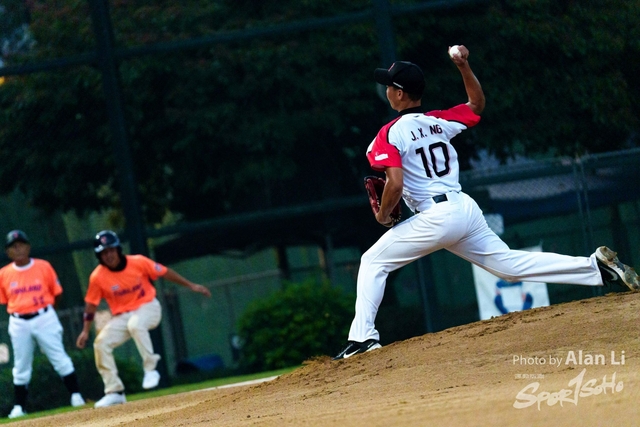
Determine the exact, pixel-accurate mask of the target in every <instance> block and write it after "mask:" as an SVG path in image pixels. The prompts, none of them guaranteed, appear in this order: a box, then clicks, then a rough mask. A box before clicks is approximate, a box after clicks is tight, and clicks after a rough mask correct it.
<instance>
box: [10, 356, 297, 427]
mask: <svg viewBox="0 0 640 427" xmlns="http://www.w3.org/2000/svg"><path fill="white" fill-rule="evenodd" d="M295 369H297V367H291V368H286V369H280V370H277V371H269V372H261V373H257V374H248V375H240V376H237V377H228V378H216V379H213V380H208V381H203V382H200V383H192V384H181V385H177V386H174V387H167V388H163V389H159V390H152V391H147V392H144V393H137V394H127V402H133V401H136V400H142V399H151V398H154V397H161V396H167V395H172V394H178V393H186V392H190V391H198V390H206V389H214V388H218V387H225V386H233V385H234V384H243V383H246V382H248V381H254V380H263V379H268V378H272V377H275V376H279V375H282V374H285V373H288V372H291V371H293V370H295ZM93 403H94V402H88V403H87V404H86V405H85V406H81V407H79V408H73V407H71V406H64V407H61V408H56V409H51V410H48V411H41V412H34V413H31V414H27V415H26V416H24V417H20V418H17V419H13V420H10V419H9V418H0V424H9V423H13V422H18V421H24V420H28V419H35V418H41V417H47V416H50V415H55V414H62V413H65V412H72V411H79V410H81V409H86V408H88V407H92V406H93Z"/></svg>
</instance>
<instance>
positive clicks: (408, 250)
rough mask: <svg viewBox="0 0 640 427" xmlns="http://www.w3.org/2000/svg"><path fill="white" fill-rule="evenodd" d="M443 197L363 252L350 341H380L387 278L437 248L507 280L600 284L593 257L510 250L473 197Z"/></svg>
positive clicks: (453, 194)
mask: <svg viewBox="0 0 640 427" xmlns="http://www.w3.org/2000/svg"><path fill="white" fill-rule="evenodd" d="M447 198H448V199H449V200H448V201H445V202H441V203H437V204H436V203H433V204H432V205H431V207H430V208H429V209H427V210H425V211H422V212H420V213H419V214H416V215H414V216H412V217H411V218H409V219H407V220H406V221H404V222H401V223H400V224H398V225H396V226H395V227H393V228H391V229H390V230H389V231H387V232H386V233H385V234H384V235H382V237H381V238H380V239H379V240H378V241H377V242H376V243H375V244H374V245H373V246H372V247H371V248H370V249H369V250H368V251H367V252H365V253H364V255H362V259H361V263H360V269H359V271H358V280H357V297H356V314H355V318H354V319H353V322H352V324H351V329H350V331H349V340H350V341H358V342H363V341H366V340H368V339H376V340H379V339H380V335H379V333H378V331H377V330H376V329H375V324H374V322H375V318H376V315H377V313H378V307H379V306H380V303H381V302H382V297H383V295H384V289H385V285H386V280H387V276H388V275H389V273H390V272H392V271H394V270H397V269H398V268H400V267H402V266H404V265H406V264H409V263H410V262H412V261H415V260H416V259H418V258H421V257H423V256H426V255H429V254H430V253H432V252H435V251H437V250H439V249H446V250H448V251H449V252H451V253H454V254H455V255H458V256H459V257H461V258H464V259H466V260H467V261H469V262H472V263H473V264H475V265H477V266H479V267H481V268H483V269H485V270H487V271H489V272H491V273H492V274H494V275H495V276H498V277H500V278H501V279H504V280H507V281H510V282H517V281H529V282H544V283H567V284H575V285H586V286H602V278H601V276H600V271H599V269H598V266H597V262H596V258H595V255H591V257H589V258H587V257H571V256H567V255H559V254H555V253H548V252H527V251H518V250H511V249H509V247H508V246H507V244H506V243H504V242H503V241H502V240H500V238H499V237H498V236H497V235H496V234H495V233H494V232H493V231H491V229H490V228H489V226H488V225H487V223H486V221H485V219H484V217H483V215H482V211H481V210H480V208H479V207H478V204H477V203H476V202H475V200H473V199H472V198H471V197H469V196H468V195H467V194H465V193H462V192H460V193H456V192H452V193H447Z"/></svg>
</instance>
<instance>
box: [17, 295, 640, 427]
mask: <svg viewBox="0 0 640 427" xmlns="http://www.w3.org/2000/svg"><path fill="white" fill-rule="evenodd" d="M639 309H640V293H617V294H609V295H605V296H602V297H596V298H591V299H587V300H581V301H575V302H571V303H565V304H558V305H554V306H551V307H543V308H538V309H533V310H528V311H524V312H519V313H510V314H507V315H504V316H501V317H498V318H493V319H491V320H485V321H480V322H476V323H472V324H469V325H464V326H460V327H455V328H451V329H447V330H445V331H442V332H438V333H433V334H427V335H424V336H421V337H416V338H412V339H410V340H406V341H402V342H396V343H394V344H391V345H389V346H386V347H383V348H381V349H379V350H375V351H371V352H369V353H366V354H362V355H358V356H355V357H352V358H350V359H347V360H343V361H331V360H330V358H329V357H322V358H318V359H314V360H312V361H309V362H307V363H306V364H305V365H304V366H303V367H301V368H299V369H297V370H295V371H293V372H291V373H289V374H285V375H282V376H281V377H278V378H276V379H275V380H272V381H269V382H265V383H261V384H259V385H253V386H244V387H235V388H226V389H215V390H206V391H198V392H191V393H182V394H178V395H172V396H166V397H160V398H155V399H147V400H139V401H135V402H130V403H127V404H126V405H121V406H116V407H111V408H102V409H93V408H87V409H83V410H80V411H74V412H68V413H64V414H60V415H56V416H51V417H46V418H40V419H35V420H25V421H23V422H19V423H16V424H15V425H20V426H23V425H24V426H105V427H106V426H154V427H155V426H193V425H201V426H225V427H236V426H238V427H239V426H265V427H266V426H278V427H281V426H313V427H316V426H317V427H320V426H322V427H334V426H335V427H338V426H340V427H345V426H407V427H413V426H416V427H417V426H421V427H422V426H464V427H469V426H492V427H496V426H555V427H564V426H567V427H569V426H571V427H574V426H579V425H580V426H607V427H608V426H630V427H631V426H639V425H640V405H639V404H638V401H639V400H640V372H639V368H640V328H639V327H638V325H639V316H638V311H639ZM534 383H538V387H537V388H535V384H534ZM576 390H577V394H576ZM519 393H520V396H519V397H518V394H519ZM538 399H541V400H540V402H539V403H540V405H539V407H538ZM518 403H519V404H521V406H525V407H523V408H516V407H514V404H516V406H517V404H518ZM529 404H530V405H529Z"/></svg>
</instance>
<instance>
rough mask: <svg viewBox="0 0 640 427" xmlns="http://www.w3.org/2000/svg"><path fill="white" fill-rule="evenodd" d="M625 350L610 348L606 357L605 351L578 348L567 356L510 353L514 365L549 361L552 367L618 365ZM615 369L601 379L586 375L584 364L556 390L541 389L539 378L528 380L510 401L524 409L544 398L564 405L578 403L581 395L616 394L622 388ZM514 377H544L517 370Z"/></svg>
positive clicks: (537, 364)
mask: <svg viewBox="0 0 640 427" xmlns="http://www.w3.org/2000/svg"><path fill="white" fill-rule="evenodd" d="M624 353H625V352H624V351H622V352H621V353H620V354H617V353H616V352H615V351H612V352H611V355H610V357H609V358H607V357H606V356H605V355H604V354H591V353H584V352H583V351H582V350H579V351H578V352H575V351H569V352H567V355H566V357H564V358H563V357H555V356H549V357H540V356H535V357H523V356H513V364H514V365H523V366H531V365H535V366H541V365H549V366H553V367H556V368H557V367H560V366H561V365H562V364H564V365H569V366H590V365H607V364H609V365H612V366H615V365H617V366H621V365H624V364H625V354H624ZM607 361H608V362H609V363H607ZM616 373H617V371H616V372H613V374H612V375H611V377H610V378H609V377H608V375H604V376H603V377H602V379H599V378H592V379H587V378H585V377H586V374H587V368H583V369H582V371H581V372H580V373H579V374H578V375H576V376H575V377H574V378H572V379H571V380H569V382H568V383H567V388H563V389H561V390H557V391H546V390H540V389H541V387H540V382H538V381H536V382H532V383H530V384H527V385H526V386H525V387H524V388H522V390H520V391H519V392H518V394H517V395H516V400H515V402H513V407H514V408H516V409H524V408H528V407H530V406H533V405H536V404H537V406H538V411H539V410H540V408H541V406H542V403H543V402H546V404H547V406H554V405H556V404H560V406H564V404H565V403H572V404H574V405H576V406H577V405H578V402H579V400H580V399H582V398H587V397H591V396H597V395H600V394H607V393H610V394H615V393H620V392H622V390H623V389H624V384H623V382H622V381H616ZM516 378H544V375H542V374H533V375H531V374H516Z"/></svg>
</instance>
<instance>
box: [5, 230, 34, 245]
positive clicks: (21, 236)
mask: <svg viewBox="0 0 640 427" xmlns="http://www.w3.org/2000/svg"><path fill="white" fill-rule="evenodd" d="M15 242H23V243H29V238H28V237H27V235H26V234H25V232H24V231H22V230H11V231H10V232H8V233H7V242H6V243H5V245H4V247H5V248H8V247H9V246H11V245H13V244H14V243H15Z"/></svg>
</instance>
